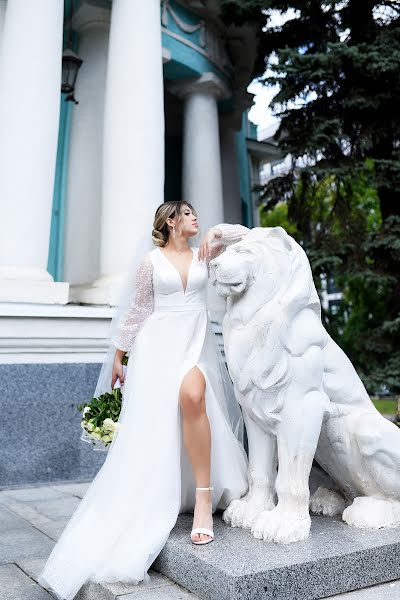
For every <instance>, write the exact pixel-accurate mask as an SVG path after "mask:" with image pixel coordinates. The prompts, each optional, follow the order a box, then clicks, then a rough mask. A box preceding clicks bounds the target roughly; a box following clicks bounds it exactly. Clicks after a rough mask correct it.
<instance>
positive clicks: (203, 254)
mask: <svg viewBox="0 0 400 600" xmlns="http://www.w3.org/2000/svg"><path fill="white" fill-rule="evenodd" d="M218 234H219V235H218ZM221 235H222V233H221V232H220V230H219V229H215V228H213V227H212V228H211V229H209V230H208V231H207V233H206V235H205V236H204V237H203V239H202V240H201V244H200V248H199V260H207V259H208V258H209V257H210V255H211V242H213V241H214V240H215V239H217V238H220V237H221Z"/></svg>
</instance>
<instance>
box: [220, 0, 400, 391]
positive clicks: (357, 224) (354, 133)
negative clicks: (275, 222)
mask: <svg viewBox="0 0 400 600" xmlns="http://www.w3.org/2000/svg"><path fill="white" fill-rule="evenodd" d="M223 7H224V14H225V18H226V19H227V20H229V21H233V22H235V23H243V22H244V21H251V22H252V23H253V24H254V25H255V26H256V28H257V31H258V40H259V55H258V60H257V62H256V67H255V75H258V76H259V78H260V80H261V81H263V82H264V83H265V84H266V85H276V86H278V92H277V94H276V96H275V97H274V99H273V102H272V108H273V110H274V111H275V113H276V114H277V115H278V116H279V117H280V126H279V129H278V131H277V133H276V136H275V137H276V139H277V141H278V142H279V144H280V147H281V148H282V152H283V154H290V155H291V157H292V165H293V168H292V169H291V170H290V171H289V172H288V173H287V174H286V175H283V176H281V177H277V178H274V179H273V180H271V181H270V182H269V183H268V184H267V186H266V187H265V189H264V190H263V197H262V203H263V207H262V211H263V214H264V215H265V214H268V212H270V211H272V215H273V214H274V213H275V216H276V210H277V208H278V207H281V205H282V202H286V204H287V213H286V217H285V218H286V220H287V223H288V224H293V225H294V226H295V232H296V234H295V237H296V239H297V240H298V241H299V242H300V243H301V244H302V245H303V246H304V248H305V250H306V251H307V253H308V255H309V257H310V262H311V265H312V268H313V272H314V274H315V275H316V276H319V275H320V274H321V273H324V274H325V275H328V276H333V277H334V278H335V279H336V280H337V281H338V283H339V284H340V285H341V287H342V289H343V292H344V310H343V313H342V314H339V315H337V319H336V323H333V322H332V320H330V322H329V326H330V327H331V332H332V335H334V337H336V339H337V341H338V342H339V343H340V345H341V346H342V347H344V349H345V350H346V351H347V352H348V354H349V356H350V358H351V360H352V361H353V363H354V364H355V366H356V368H357V369H358V371H359V373H360V375H361V376H362V377H363V379H364V382H365V383H366V385H367V387H368V388H369V389H370V390H371V391H372V390H373V388H374V387H376V386H377V385H380V384H388V385H390V386H391V388H392V389H393V390H394V391H399V390H400V350H399V348H400V343H399V342H400V314H399V309H400V248H399V244H400V241H399V233H400V185H399V184H400V119H399V111H398V108H397V98H398V97H399V93H400V77H399V73H400V18H399V13H400V2H399V1H397V0H393V1H390V2H389V1H383V2H378V1H375V0H347V1H346V0H344V1H340V2H338V1H333V0H327V1H326V2H317V1H315V0H299V1H295V0H293V1H292V2H290V1H282V0H265V1H259V0H244V1H243V0H240V1H239V0H225V1H224V2H223ZM272 11H278V12H281V13H282V14H283V13H285V12H286V11H290V13H288V14H289V16H290V18H289V19H288V20H287V21H286V22H284V23H283V24H282V25H280V26H277V27H273V28H271V27H268V23H269V19H270V15H271V14H272ZM279 210H280V211H281V212H282V208H279ZM272 215H271V217H272ZM281 216H282V217H283V216H284V215H283V214H282V215H281ZM264 218H265V217H264ZM283 226H285V225H283ZM315 279H316V282H317V281H318V277H316V278H315Z"/></svg>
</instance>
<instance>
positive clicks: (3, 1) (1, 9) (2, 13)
mask: <svg viewBox="0 0 400 600" xmlns="http://www.w3.org/2000/svg"><path fill="white" fill-rule="evenodd" d="M6 9H7V0H0V60H1V44H2V41H3V28H4V22H5V19H6Z"/></svg>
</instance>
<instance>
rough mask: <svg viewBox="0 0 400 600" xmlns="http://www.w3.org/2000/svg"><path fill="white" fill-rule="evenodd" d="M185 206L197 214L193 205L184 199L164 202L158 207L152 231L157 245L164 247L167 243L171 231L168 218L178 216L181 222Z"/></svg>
mask: <svg viewBox="0 0 400 600" xmlns="http://www.w3.org/2000/svg"><path fill="white" fill-rule="evenodd" d="M185 207H189V208H190V209H191V210H192V211H193V214H194V215H196V216H197V214H196V211H195V210H194V208H193V206H192V205H191V204H189V202H183V201H182V200H177V201H173V200H171V201H168V202H163V203H162V204H160V206H159V207H158V208H157V210H156V213H155V216H154V221H153V231H152V232H151V237H152V238H153V242H154V244H155V245H156V246H159V247H160V248H163V247H164V246H165V245H166V244H167V242H168V238H169V232H170V229H169V227H168V225H167V219H169V218H171V219H173V218H174V217H176V216H178V223H179V221H180V220H181V213H182V211H183V210H184V208H185Z"/></svg>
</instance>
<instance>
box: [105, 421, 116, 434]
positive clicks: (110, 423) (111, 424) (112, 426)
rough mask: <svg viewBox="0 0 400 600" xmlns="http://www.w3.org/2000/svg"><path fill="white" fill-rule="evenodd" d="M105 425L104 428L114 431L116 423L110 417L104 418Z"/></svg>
mask: <svg viewBox="0 0 400 600" xmlns="http://www.w3.org/2000/svg"><path fill="white" fill-rule="evenodd" d="M103 427H104V429H108V430H109V431H114V429H115V423H114V421H113V420H112V419H110V418H108V419H104V421H103Z"/></svg>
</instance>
